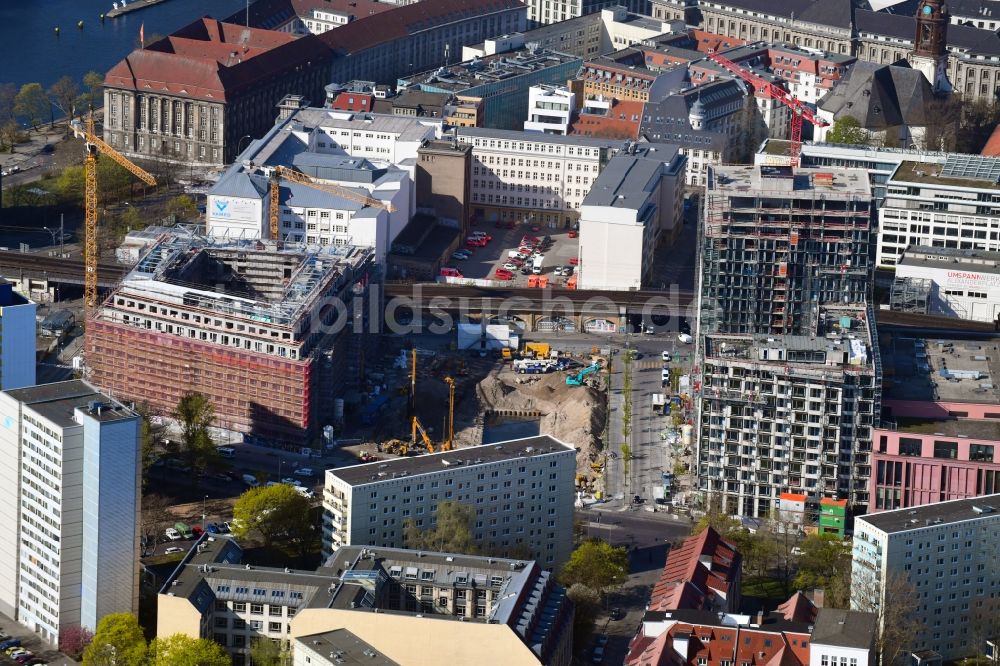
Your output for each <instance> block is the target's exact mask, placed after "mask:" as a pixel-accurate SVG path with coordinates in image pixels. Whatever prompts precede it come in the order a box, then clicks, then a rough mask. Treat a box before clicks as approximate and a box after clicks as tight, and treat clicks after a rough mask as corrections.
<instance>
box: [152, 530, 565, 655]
mask: <svg viewBox="0 0 1000 666" xmlns="http://www.w3.org/2000/svg"><path fill="white" fill-rule="evenodd" d="M241 562H242V550H241V549H240V547H239V546H238V545H237V543H236V542H235V541H233V540H232V539H230V538H228V537H221V536H216V537H212V536H208V535H205V536H203V537H202V538H201V539H199V541H198V542H197V544H196V545H195V547H194V548H192V549H191V551H190V552H189V553H188V554H187V555H186V556H185V558H184V559H183V560H182V561H181V563H180V564H179V565H178V567H177V568H176V570H175V571H174V572H173V573H172V574H171V575H170V576H169V577H168V578H167V579H166V581H165V583H164V584H163V587H162V588H161V589H160V593H159V595H158V597H157V607H158V613H157V632H156V633H157V636H160V637H165V636H170V635H172V634H175V633H181V634H184V635H187V636H191V637H192V638H208V639H211V640H214V641H215V642H217V643H219V644H221V645H223V646H224V647H225V648H226V650H227V651H228V652H229V653H230V654H231V655H232V656H233V663H234V664H236V665H237V666H240V665H241V664H246V663H248V661H249V660H248V658H247V657H248V648H249V647H250V644H251V642H252V641H253V640H254V639H257V638H268V639H272V640H280V639H290V640H291V641H292V644H293V650H294V657H293V658H294V663H295V664H305V663H309V664H312V665H313V666H315V665H316V664H323V663H325V661H313V660H309V661H307V660H306V659H305V657H306V656H307V655H309V654H310V653H315V652H316V651H317V650H316V648H317V647H318V646H320V645H323V644H324V639H323V637H324V636H325V637H326V638H327V639H329V638H330V636H329V632H338V633H340V634H341V635H340V636H339V637H338V638H340V639H344V640H348V641H350V642H351V643H353V645H354V649H355V650H356V651H357V652H360V653H362V655H364V663H375V664H378V663H380V662H379V661H378V660H379V659H384V660H387V662H381V663H394V664H400V665H402V666H410V665H413V666H416V665H417V664H426V663H432V662H437V661H441V662H443V663H455V664H459V663H483V664H498V665H499V664H508V663H509V664H518V665H521V664H524V665H525V666H529V665H530V666H541V665H542V664H545V665H548V664H552V665H553V666H568V665H569V663H570V660H571V645H572V641H573V638H572V636H573V631H572V622H573V608H572V604H570V603H569V600H568V599H567V598H566V594H565V591H564V590H563V589H562V588H560V587H559V586H558V585H556V584H555V582H554V580H553V576H552V574H551V573H550V572H548V571H543V570H542V568H541V567H540V566H539V565H538V563H536V562H532V561H520V560H510V559H504V558H498V557H477V556H469V555H458V554H451V553H435V552H417V551H413V550H403V549H395V548H378V549H375V548H368V547H365V546H344V547H342V548H341V549H339V550H338V551H337V552H336V553H335V554H334V555H333V556H331V557H330V558H329V559H328V560H327V561H326V562H325V564H324V565H323V566H321V567H319V568H318V569H315V570H312V571H302V570H291V569H288V568H284V569H280V568H268V567H256V566H251V565H249V564H242V563H241ZM388 625H392V627H391V629H387V626H388ZM348 635H349V636H348ZM446 635H447V636H449V638H445V636H446ZM358 642H360V643H363V644H364V647H363V648H361V647H358V645H357V644H358ZM366 649H367V650H369V651H368V652H367V653H366V652H365V651H364V650H366ZM300 651H301V652H300ZM323 652H324V654H322V655H321V656H322V658H323V659H324V660H325V659H327V658H328V655H329V654H330V653H329V652H326V651H325V650H324V651H323ZM341 656H343V655H341ZM359 656H360V655H359ZM330 659H331V661H330V662H329V663H342V662H339V661H337V660H336V659H333V658H330ZM348 663H349V662H348Z"/></svg>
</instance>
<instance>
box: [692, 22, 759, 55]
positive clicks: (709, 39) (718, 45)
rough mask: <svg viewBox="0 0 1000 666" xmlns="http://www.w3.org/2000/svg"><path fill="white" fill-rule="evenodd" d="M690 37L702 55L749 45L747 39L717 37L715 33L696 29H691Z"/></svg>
mask: <svg viewBox="0 0 1000 666" xmlns="http://www.w3.org/2000/svg"><path fill="white" fill-rule="evenodd" d="M688 35H689V36H690V37H691V39H693V40H694V43H695V50H697V51H701V52H702V53H714V52H716V51H724V50H726V49H731V48H733V47H734V46H743V45H744V44H748V43H749V42H747V41H746V40H745V39H737V38H736V37H726V36H725V35H717V34H716V33H714V32H708V31H706V30H698V29H696V28H691V29H689V30H688Z"/></svg>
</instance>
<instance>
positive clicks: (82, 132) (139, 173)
mask: <svg viewBox="0 0 1000 666" xmlns="http://www.w3.org/2000/svg"><path fill="white" fill-rule="evenodd" d="M73 134H74V136H76V137H77V138H79V139H83V140H84V141H85V142H86V148H87V158H86V160H85V161H84V164H83V171H84V184H85V186H84V195H83V196H84V221H85V225H84V242H83V265H84V280H83V304H84V307H85V309H86V311H87V312H88V313H89V312H90V311H91V310H92V309H93V308H94V307H95V306H96V305H97V155H98V154H101V155H106V156H107V157H110V158H111V159H112V160H114V161H115V162H117V163H118V164H120V165H121V166H123V167H124V168H125V169H126V170H127V171H128V172H130V173H131V174H132V175H133V176H135V177H136V178H138V179H139V180H141V181H142V182H144V183H146V184H147V185H149V186H151V187H155V186H156V179H155V178H153V177H152V176H151V175H149V174H148V173H147V172H146V171H145V170H143V169H141V168H139V167H137V166H136V165H134V164H132V162H130V161H128V159H126V158H125V156H124V155H122V154H121V153H119V152H118V151H117V150H115V149H114V148H112V147H111V146H109V145H108V144H106V143H105V142H104V141H103V140H102V139H101V138H100V137H99V136H97V134H95V133H94V112H93V111H91V112H90V114H89V115H88V116H87V126H86V127H84V126H83V125H82V124H81V123H80V122H79V121H73Z"/></svg>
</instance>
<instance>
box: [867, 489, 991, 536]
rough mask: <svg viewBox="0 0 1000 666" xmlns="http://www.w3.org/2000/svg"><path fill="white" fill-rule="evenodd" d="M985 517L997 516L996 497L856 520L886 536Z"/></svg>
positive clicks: (875, 515)
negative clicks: (986, 508)
mask: <svg viewBox="0 0 1000 666" xmlns="http://www.w3.org/2000/svg"><path fill="white" fill-rule="evenodd" d="M975 507H978V508H982V507H992V509H993V510H992V511H989V512H986V513H980V512H977V511H975V510H974V508H975ZM989 516H993V517H997V516H1000V494H996V495H983V496H981V497H969V498H967V499H959V500H950V501H947V502H938V503H937V504H924V505H923V506H914V507H910V508H908V509H896V510H894V511H883V512H881V513H873V514H869V515H867V516H858V518H857V520H862V521H864V522H866V523H868V524H869V525H871V526H873V527H875V528H877V529H880V530H882V531H883V532H885V533H887V534H894V533H896V532H907V531H909V530H917V529H924V528H925V527H930V526H933V525H950V524H952V523H960V522H964V521H967V520H976V519H978V518H986V517H989ZM935 521H937V522H935Z"/></svg>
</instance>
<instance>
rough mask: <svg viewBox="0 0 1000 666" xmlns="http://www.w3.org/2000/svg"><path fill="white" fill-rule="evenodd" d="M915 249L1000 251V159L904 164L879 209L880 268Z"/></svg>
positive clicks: (956, 156)
mask: <svg viewBox="0 0 1000 666" xmlns="http://www.w3.org/2000/svg"><path fill="white" fill-rule="evenodd" d="M909 245H929V246H931V247H942V248H951V249H959V250H989V251H991V252H996V251H998V250H1000V159H998V158H993V157H980V156H978V155H961V154H957V153H952V154H949V155H948V156H947V158H946V159H945V162H944V164H940V163H930V164H928V163H925V162H922V161H904V162H901V163H900V164H899V166H897V167H896V169H895V170H894V171H893V173H892V175H891V176H890V177H889V180H888V182H887V183H886V194H885V201H884V202H883V203H882V206H881V207H880V208H879V234H878V248H877V251H876V263H877V265H880V266H893V265H895V264H896V263H897V262H898V261H899V259H900V257H901V256H902V255H903V251H904V250H905V249H906V247H907V246H909Z"/></svg>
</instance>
